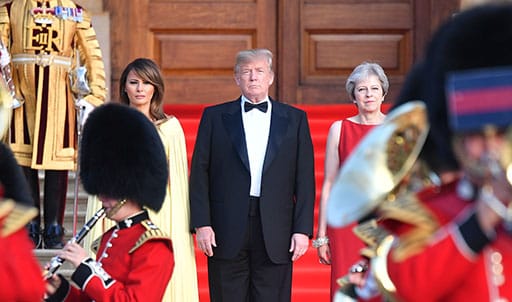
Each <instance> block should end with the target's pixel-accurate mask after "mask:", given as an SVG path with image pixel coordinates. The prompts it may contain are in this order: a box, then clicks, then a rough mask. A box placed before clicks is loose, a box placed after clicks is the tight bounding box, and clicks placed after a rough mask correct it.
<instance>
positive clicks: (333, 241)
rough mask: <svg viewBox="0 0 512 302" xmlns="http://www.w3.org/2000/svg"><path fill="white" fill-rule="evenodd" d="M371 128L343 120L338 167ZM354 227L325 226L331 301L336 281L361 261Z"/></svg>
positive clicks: (358, 242) (361, 246)
mask: <svg viewBox="0 0 512 302" xmlns="http://www.w3.org/2000/svg"><path fill="white" fill-rule="evenodd" d="M373 127H375V125H363V124H356V123H354V122H352V121H350V120H347V119H345V120H343V122H342V124H341V130H340V141H339V147H338V151H339V159H340V166H341V165H342V164H343V162H344V161H345V160H346V159H347V157H348V156H349V154H350V152H352V150H353V149H354V147H356V146H357V144H358V143H359V141H360V140H361V138H363V137H364V136H365V135H366V133H368V132H369V131H370V130H371V129H372V128H373ZM355 225H356V223H354V224H351V225H349V226H345V227H342V228H332V227H329V225H327V236H328V237H329V248H330V250H331V300H332V298H333V295H334V294H335V293H336V291H337V290H338V288H339V286H338V284H337V283H336V280H337V279H338V278H340V277H343V276H344V275H346V274H347V273H348V270H349V268H350V267H351V266H352V265H353V264H355V263H356V262H358V261H359V260H360V259H361V256H360V253H359V252H360V250H361V249H362V248H363V247H364V243H363V242H362V241H361V239H359V238H358V237H356V235H355V234H354V233H353V232H352V228H353V227H354V226H355Z"/></svg>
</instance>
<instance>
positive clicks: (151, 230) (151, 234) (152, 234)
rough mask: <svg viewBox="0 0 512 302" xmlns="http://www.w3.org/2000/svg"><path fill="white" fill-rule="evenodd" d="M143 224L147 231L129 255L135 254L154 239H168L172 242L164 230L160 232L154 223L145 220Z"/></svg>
mask: <svg viewBox="0 0 512 302" xmlns="http://www.w3.org/2000/svg"><path fill="white" fill-rule="evenodd" d="M141 224H142V225H143V226H144V227H145V228H146V231H145V232H144V233H143V234H142V235H141V236H140V237H139V239H138V240H137V242H136V243H135V245H134V247H132V249H131V250H130V251H129V252H128V253H129V254H131V253H133V252H134V251H135V250H137V249H138V248H139V247H140V246H142V245H143V244H144V243H146V242H147V241H149V240H153V239H166V240H169V241H170V240H171V238H169V236H167V235H166V234H165V233H164V232H163V231H162V230H160V229H159V228H158V227H157V226H156V225H155V224H154V223H153V222H151V221H150V220H144V221H142V222H141Z"/></svg>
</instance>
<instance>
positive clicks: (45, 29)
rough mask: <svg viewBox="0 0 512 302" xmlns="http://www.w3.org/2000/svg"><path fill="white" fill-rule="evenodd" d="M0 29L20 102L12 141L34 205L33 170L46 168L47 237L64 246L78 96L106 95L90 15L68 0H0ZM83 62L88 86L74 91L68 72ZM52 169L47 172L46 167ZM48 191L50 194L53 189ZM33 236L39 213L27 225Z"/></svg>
mask: <svg viewBox="0 0 512 302" xmlns="http://www.w3.org/2000/svg"><path fill="white" fill-rule="evenodd" d="M0 3H3V5H2V6H1V7H0V35H1V38H2V42H3V44H4V45H5V46H6V47H7V49H8V50H9V52H10V54H11V70H12V83H13V84H14V87H15V91H16V96H17V97H18V98H19V101H20V102H22V104H21V106H19V108H16V109H15V110H14V114H13V119H12V124H11V133H10V138H9V144H10V146H11V149H12V150H13V152H14V155H15V157H16V159H17V161H18V162H19V164H20V165H21V166H23V167H25V174H26V176H27V179H28V181H29V185H30V186H31V190H32V195H33V198H34V199H35V201H34V202H35V205H36V206H37V207H39V180H38V176H37V170H38V169H41V170H46V171H47V174H46V176H45V186H46V187H45V190H44V194H45V196H44V206H45V210H44V215H45V221H44V227H45V244H46V247H48V248H59V247H62V244H61V239H62V235H63V231H62V220H63V214H64V207H65V200H66V190H67V171H68V170H75V169H76V158H77V144H78V143H77V125H76V120H77V117H76V110H75V99H74V98H77V97H78V98H80V99H83V100H85V102H87V103H88V104H90V106H91V107H92V106H98V105H100V104H101V103H103V102H104V100H105V98H106V85H105V71H104V66H103V61H102V57H101V50H100V48H99V44H98V41H97V40H96V34H95V31H94V29H93V27H92V25H91V16H90V15H89V14H88V13H87V12H86V11H85V10H84V9H83V8H81V7H80V6H78V5H76V4H75V3H74V2H73V1H70V0H58V1H57V0H54V1H53V0H13V1H0ZM79 65H83V66H85V67H86V69H87V73H86V83H85V84H86V85H88V89H86V90H84V89H82V91H81V92H80V93H78V94H79V95H74V96H73V94H72V85H76V84H77V83H70V78H69V76H70V73H71V72H72V71H73V70H74V69H75V68H77V67H78V66H79ZM73 91H76V89H75V90H73ZM49 173H50V174H51V175H49ZM50 194H51V195H50ZM31 233H32V234H31V236H33V240H34V242H35V243H36V245H37V244H38V241H39V238H38V233H39V217H38V218H37V219H36V220H35V221H34V223H33V224H32V225H31Z"/></svg>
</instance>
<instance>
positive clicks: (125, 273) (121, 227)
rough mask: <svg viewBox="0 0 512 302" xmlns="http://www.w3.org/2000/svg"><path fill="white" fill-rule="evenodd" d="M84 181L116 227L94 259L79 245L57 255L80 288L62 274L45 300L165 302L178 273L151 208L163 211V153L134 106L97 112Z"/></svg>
mask: <svg viewBox="0 0 512 302" xmlns="http://www.w3.org/2000/svg"><path fill="white" fill-rule="evenodd" d="M80 165H81V171H80V177H81V179H82V182H83V186H84V189H85V190H86V191H87V193H89V194H93V195H97V196H99V199H100V200H101V202H102V205H103V207H104V208H105V209H106V215H107V218H110V219H112V220H114V221H116V223H117V224H116V226H114V227H112V228H111V229H109V230H108V231H107V232H105V233H104V234H103V236H102V237H100V240H99V247H98V248H97V252H96V260H95V261H94V260H92V259H91V258H89V257H88V253H87V252H86V251H85V250H84V249H83V248H82V247H81V246H80V245H78V244H77V243H73V242H70V243H68V244H66V246H65V247H64V249H62V250H61V251H60V252H59V253H58V254H57V255H58V256H59V257H60V258H62V259H64V260H67V261H69V262H71V264H73V266H75V267H76V269H75V271H74V272H73V274H72V276H71V280H72V281H73V283H74V285H76V287H70V284H69V282H68V281H67V280H66V279H65V278H63V277H62V276H60V275H53V276H52V277H50V278H49V279H48V283H47V295H49V297H47V301H63V300H65V301H161V300H162V297H163V295H164V292H165V289H166V286H167V284H168V282H169V280H170V278H171V275H172V272H173V269H174V256H173V249H172V242H171V239H170V238H169V237H168V236H167V235H165V234H164V233H163V232H162V231H161V230H160V229H159V228H158V227H157V226H156V225H154V224H153V223H152V222H151V220H149V215H148V212H147V210H145V208H149V209H152V210H154V211H157V212H158V210H160V208H161V206H162V203H163V200H164V196H165V192H166V184H167V177H168V169H167V163H166V156H165V151H164V148H163V145H162V142H161V140H160V136H159V134H158V132H157V131H156V129H155V127H154V125H153V124H152V123H151V121H150V120H149V119H148V118H146V117H145V116H144V115H143V114H142V113H140V112H139V111H137V110H135V109H132V108H130V107H128V106H125V105H121V104H115V103H109V104H105V105H102V106H100V107H98V108H96V109H95V110H93V111H92V112H91V114H90V116H89V118H88V120H87V123H86V124H85V126H84V131H83V138H82V149H81V152H80Z"/></svg>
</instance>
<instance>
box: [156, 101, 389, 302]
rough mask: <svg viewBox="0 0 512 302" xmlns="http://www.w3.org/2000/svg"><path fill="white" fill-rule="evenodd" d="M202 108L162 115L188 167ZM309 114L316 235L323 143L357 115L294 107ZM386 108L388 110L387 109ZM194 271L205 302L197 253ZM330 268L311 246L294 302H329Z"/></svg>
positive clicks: (298, 273) (297, 274) (170, 109)
mask: <svg viewBox="0 0 512 302" xmlns="http://www.w3.org/2000/svg"><path fill="white" fill-rule="evenodd" d="M204 107H205V105H176V104H168V105H166V106H165V112H166V113H167V114H172V115H174V116H176V117H177V118H178V119H179V120H180V122H181V125H182V127H183V130H184V132H185V137H186V141H187V153H188V160H189V165H190V160H191V157H192V151H193V150H194V143H195V137H196V133H197V127H198V125H199V119H200V117H201V113H202V111H203V108H204ZM297 107H299V108H301V109H303V110H305V111H306V112H307V114H308V120H309V126H310V128H311V136H312V139H313V144H314V148H315V178H316V193H317V194H316V195H317V196H316V207H315V234H316V225H317V217H318V202H319V196H320V191H321V186H322V181H323V173H324V155H325V142H326V139H327V133H328V131H329V127H330V125H331V123H332V122H333V121H335V120H339V119H343V118H346V117H349V116H352V115H355V114H356V113H357V109H356V107H355V106H354V105H352V104H342V105H297ZM385 108H388V106H386V107H385ZM196 259H197V270H198V273H197V274H198V280H199V299H200V301H201V302H208V301H209V298H208V276H207V268H206V257H205V256H204V255H203V254H202V253H201V252H196ZM329 282H330V267H329V266H325V265H321V264H319V263H318V257H317V255H316V250H315V249H314V248H313V247H310V248H309V250H308V253H307V254H306V255H304V257H302V258H301V259H300V260H299V261H298V262H297V263H295V264H294V266H293V289H292V301H293V302H309V301H315V302H328V301H329Z"/></svg>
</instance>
